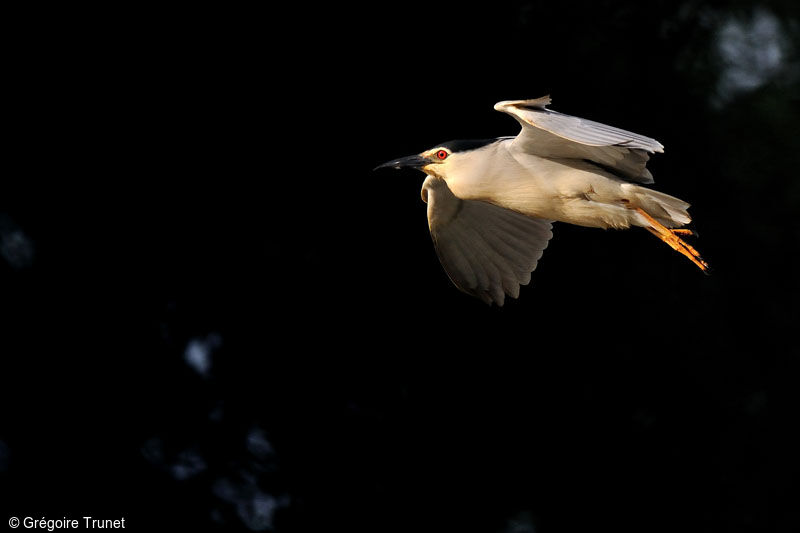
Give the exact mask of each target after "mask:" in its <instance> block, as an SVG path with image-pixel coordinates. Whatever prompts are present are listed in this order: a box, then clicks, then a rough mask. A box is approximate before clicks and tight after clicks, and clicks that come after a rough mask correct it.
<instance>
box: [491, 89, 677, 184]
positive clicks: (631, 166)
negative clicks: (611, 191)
mask: <svg viewBox="0 0 800 533" xmlns="http://www.w3.org/2000/svg"><path fill="white" fill-rule="evenodd" d="M549 104H550V97H549V96H544V97H542V98H537V99H535V100H506V101H503V102H498V103H497V104H495V106H494V108H495V109H496V110H497V111H502V112H503V113H508V114H509V115H511V116H513V117H514V118H516V119H517V120H518V121H519V123H520V124H522V131H521V132H520V134H519V135H518V136H517V138H516V139H514V146H515V147H518V148H520V149H521V150H523V151H524V152H527V153H530V154H534V155H538V156H541V157H550V158H569V159H588V160H590V161H594V162H595V163H598V164H599V165H601V166H603V167H606V168H608V169H609V170H611V171H612V172H615V173H617V174H619V175H621V176H622V177H624V178H626V179H629V180H633V181H637V182H640V183H653V176H652V174H650V171H649V170H647V169H646V168H645V166H646V165H647V161H648V159H650V156H649V155H648V154H651V153H654V152H663V151H664V146H662V144H661V143H660V142H658V141H657V140H655V139H651V138H650V137H645V136H644V135H639V134H637V133H632V132H630V131H625V130H621V129H619V128H614V127H612V126H606V125H605V124H600V123H599V122H594V121H592V120H586V119H584V118H578V117H573V116H570V115H564V114H563V113H559V112H557V111H551V110H549V109H546V106H547V105H549Z"/></svg>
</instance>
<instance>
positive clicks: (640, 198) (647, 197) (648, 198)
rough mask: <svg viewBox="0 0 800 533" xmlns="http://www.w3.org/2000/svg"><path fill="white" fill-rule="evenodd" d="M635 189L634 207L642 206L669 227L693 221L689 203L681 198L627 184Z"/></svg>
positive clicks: (633, 193)
mask: <svg viewBox="0 0 800 533" xmlns="http://www.w3.org/2000/svg"><path fill="white" fill-rule="evenodd" d="M626 187H630V188H631V189H633V190H632V191H630V192H631V195H630V197H631V199H632V200H633V202H632V203H633V205H632V206H631V207H633V208H640V209H642V210H643V211H644V212H646V213H647V214H648V215H650V216H651V217H653V218H654V219H656V220H657V221H658V222H660V223H661V224H662V225H663V226H665V227H667V228H677V227H680V226H685V225H686V224H688V223H689V222H691V221H692V217H690V216H689V212H688V209H689V204H688V203H687V202H684V201H683V200H681V199H679V198H675V197H674V196H670V195H669V194H664V193H663V192H658V191H654V190H653V189H647V188H645V187H640V186H638V185H626Z"/></svg>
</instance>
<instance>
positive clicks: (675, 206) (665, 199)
mask: <svg viewBox="0 0 800 533" xmlns="http://www.w3.org/2000/svg"><path fill="white" fill-rule="evenodd" d="M631 187H634V188H635V189H634V190H633V191H631V192H632V194H631V195H630V198H631V199H630V200H629V202H631V205H630V207H631V208H633V209H634V211H635V214H636V216H635V217H634V219H633V220H634V223H635V224H636V225H637V226H641V227H643V228H644V229H646V230H647V231H649V232H650V233H652V234H653V235H655V236H656V237H658V238H659V239H661V240H662V241H664V242H665V243H667V244H668V245H669V246H670V247H671V248H672V249H673V250H675V251H676V252H678V253H680V254H683V255H684V256H686V257H687V258H688V259H689V260H690V261H691V262H692V263H694V264H695V265H697V267H698V268H699V269H700V270H702V271H703V272H705V273H706V274H707V273H708V271H709V266H708V263H706V262H705V261H704V260H703V258H702V257H700V253H699V252H698V251H697V250H695V249H694V247H692V246H691V245H689V244H688V243H686V241H684V240H683V239H681V237H680V236H681V235H691V234H694V232H693V231H691V230H688V229H670V228H676V227H679V226H685V225H686V224H688V223H689V222H691V221H692V218H691V217H690V216H689V213H688V212H687V209H689V204H688V203H686V202H684V201H683V200H679V199H678V198H675V197H674V196H670V195H668V194H664V193H663V192H658V191H654V190H652V189H645V188H644V187H639V186H638V185H631Z"/></svg>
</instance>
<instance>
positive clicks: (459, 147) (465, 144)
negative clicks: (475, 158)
mask: <svg viewBox="0 0 800 533" xmlns="http://www.w3.org/2000/svg"><path fill="white" fill-rule="evenodd" d="M504 138H505V137H495V138H493V139H466V140H464V139H456V140H454V141H447V142H445V143H442V144H439V145H437V146H441V147H443V148H447V149H448V150H450V152H452V153H455V152H468V151H469V150H476V149H478V148H481V147H483V146H486V145H487V144H492V143H493V142H496V141H499V140H501V139H504Z"/></svg>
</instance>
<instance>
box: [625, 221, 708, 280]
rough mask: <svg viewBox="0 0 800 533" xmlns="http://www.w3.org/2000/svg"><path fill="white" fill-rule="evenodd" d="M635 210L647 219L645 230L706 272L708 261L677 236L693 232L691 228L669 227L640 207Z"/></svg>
mask: <svg viewBox="0 0 800 533" xmlns="http://www.w3.org/2000/svg"><path fill="white" fill-rule="evenodd" d="M636 211H638V212H639V214H640V215H642V216H643V217H644V218H645V220H647V223H648V225H647V226H645V229H646V230H647V231H649V232H650V233H652V234H653V235H655V236H656V237H658V238H659V239H661V240H662V241H664V242H665V243H667V244H668V245H669V246H670V247H671V248H672V249H673V250H675V251H676V252H678V253H680V254H683V255H684V256H686V257H687V258H688V259H689V261H691V262H692V263H694V264H695V265H697V266H698V268H700V270H702V271H703V272H705V273H706V274H708V270H709V268H710V267H709V266H708V263H706V262H705V261H703V258H702V257H700V252H698V251H697V250H695V249H694V248H693V247H691V246H690V245H689V244H687V243H686V242H684V240H683V239H681V238H680V237H678V235H687V234H692V233H693V232H692V231H691V230H686V229H669V228H668V227H666V226H664V225H663V224H661V223H660V222H658V221H657V220H655V219H654V218H653V217H651V216H650V215H648V214H647V213H645V212H644V211H643V210H642V209H640V208H638V207H637V208H636Z"/></svg>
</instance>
